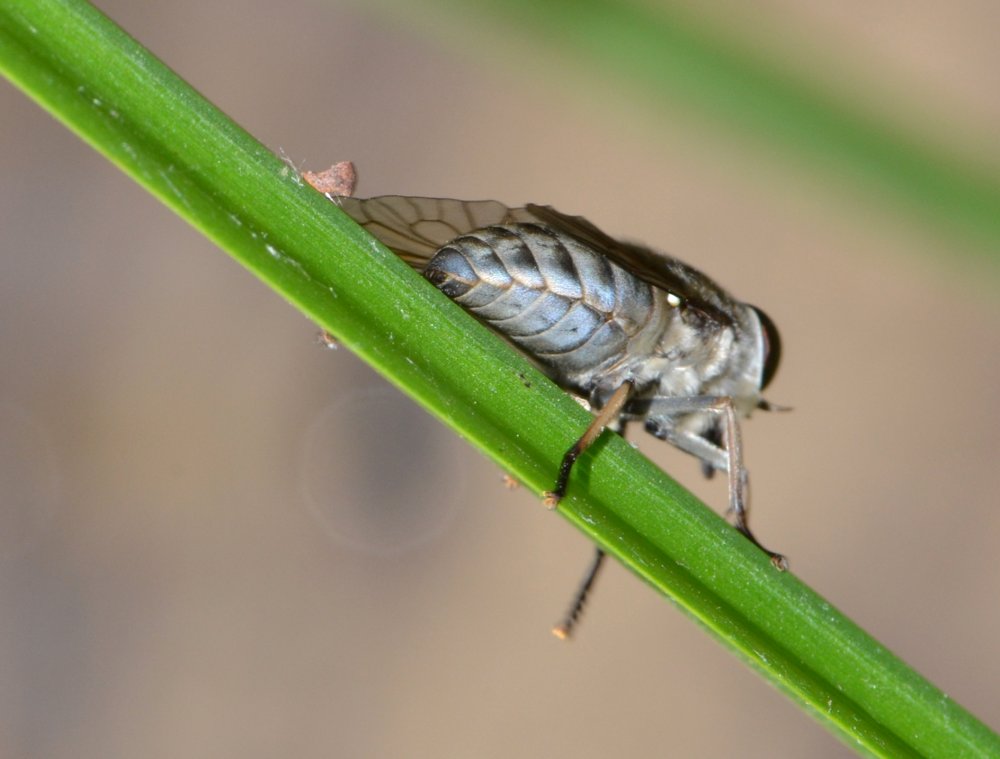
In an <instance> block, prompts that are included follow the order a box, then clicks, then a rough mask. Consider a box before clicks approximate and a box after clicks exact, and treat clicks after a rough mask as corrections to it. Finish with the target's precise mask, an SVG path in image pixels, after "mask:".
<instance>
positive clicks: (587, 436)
mask: <svg viewBox="0 0 1000 759" xmlns="http://www.w3.org/2000/svg"><path fill="white" fill-rule="evenodd" d="M634 387H635V385H634V384H633V383H631V382H623V383H622V384H621V385H620V386H619V387H618V389H617V390H615V392H614V394H613V395H612V396H611V398H610V399H609V400H608V402H607V404H606V405H605V406H604V408H602V409H601V411H600V413H599V414H598V415H597V416H595V417H594V421H592V422H591V423H590V426H589V427H587V429H586V430H585V431H584V433H583V435H581V436H580V439H579V440H577V441H576V442H575V443H573V446H572V447H571V448H570V449H569V450H568V451H566V455H565V456H563V460H562V464H560V465H559V476H558V477H557V478H556V486H555V487H554V488H553V489H552V490H549V491H547V492H546V493H544V494H543V496H544V497H543V503H544V504H545V505H546V506H547V507H548V508H550V509H554V508H555V507H556V506H558V505H559V501H561V500H562V499H563V496H565V495H566V486H567V485H568V484H569V475H570V472H572V471H573V464H574V463H576V460H577V459H578V458H579V457H580V454H581V453H583V452H584V451H585V450H587V449H588V448H590V446H591V445H593V443H594V441H595V440H597V438H598V437H600V435H601V433H602V432H603V431H604V428H605V427H607V426H608V425H610V424H615V423H616V422H617V420H618V416H619V414H621V410H622V408H623V407H624V406H625V402H626V401H628V397H629V395H631V393H632V390H633V388H634Z"/></svg>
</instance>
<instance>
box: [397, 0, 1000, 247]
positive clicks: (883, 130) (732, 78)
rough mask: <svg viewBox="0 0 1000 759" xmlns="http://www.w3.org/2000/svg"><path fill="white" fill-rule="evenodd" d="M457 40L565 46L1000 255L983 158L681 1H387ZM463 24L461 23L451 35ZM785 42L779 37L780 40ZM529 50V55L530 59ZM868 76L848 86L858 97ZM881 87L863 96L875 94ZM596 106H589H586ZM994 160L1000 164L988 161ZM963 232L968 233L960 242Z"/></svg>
mask: <svg viewBox="0 0 1000 759" xmlns="http://www.w3.org/2000/svg"><path fill="white" fill-rule="evenodd" d="M380 5H385V6H388V7H389V8H391V9H392V10H393V12H394V13H396V14H405V16H406V17H407V19H408V20H410V21H411V22H413V24H417V25H419V26H421V27H423V28H424V29H425V31H426V32H427V33H428V34H431V35H436V36H438V37H441V38H442V39H444V37H445V34H444V33H443V30H447V31H448V33H447V42H448V43H449V44H452V45H462V44H468V41H469V40H474V41H475V44H476V49H477V50H481V49H482V46H483V43H484V42H492V44H493V46H494V47H496V48H498V49H500V50H502V51H505V52H506V53H507V55H508V56H509V57H511V58H514V57H516V58H518V59H519V60H523V59H524V58H525V57H526V56H525V55H524V52H525V51H526V50H539V51H544V53H545V55H546V56H549V57H546V58H545V60H550V59H551V55H552V53H557V54H559V55H561V56H563V57H564V58H566V59H568V60H570V61H571V65H572V68H573V70H574V71H577V72H584V73H583V76H585V77H587V80H588V81H590V80H591V79H592V78H596V79H597V80H598V81H601V80H608V79H611V80H613V81H614V82H615V84H616V85H620V88H621V90H622V91H624V92H627V93H630V94H631V95H632V96H633V97H634V98H635V99H636V100H637V101H640V102H641V103H642V106H643V109H644V110H645V112H646V113H647V115H648V113H652V116H651V117H650V118H651V119H652V118H657V119H669V120H671V121H677V120H679V119H680V120H683V119H691V118H693V119H694V120H696V121H697V122H698V123H699V124H701V125H704V124H708V125H710V126H711V128H713V129H718V130H720V131H721V132H723V133H728V135H730V136H732V137H734V138H736V139H739V140H741V141H745V142H746V144H748V145H752V146H753V147H754V148H755V149H758V150H760V149H762V150H765V151H767V154H768V155H769V156H773V157H776V158H782V159H784V160H786V161H787V162H789V163H791V164H794V165H795V166H797V167H798V168H800V169H802V170H804V171H805V172H807V173H808V175H809V176H810V177H813V178H819V179H820V180H821V181H822V182H824V183H825V185H826V186H828V187H831V188H834V187H835V188H837V189H838V190H840V191H841V192H842V193H844V194H846V195H848V196H850V197H852V198H863V199H864V202H865V205H866V206H868V205H870V206H871V207H874V208H878V209H884V210H889V211H891V212H892V213H895V214H899V215H900V217H901V218H903V219H904V220H905V221H906V223H907V224H911V225H919V226H921V227H925V228H931V229H932V231H934V232H935V233H937V234H944V235H947V236H948V237H949V239H950V240H951V241H952V243H953V247H952V250H953V251H954V252H955V253H966V254H972V253H975V254H979V255H982V256H986V257H987V258H988V259H989V260H992V261H994V262H996V261H997V260H998V259H1000V178H998V177H997V174H996V171H995V169H993V170H992V171H991V170H990V169H989V168H988V167H987V166H985V165H984V162H983V161H982V159H981V158H979V159H978V160H977V159H976V158H974V157H973V158H970V157H969V156H968V155H963V154H962V153H961V152H960V151H957V150H953V149H951V148H950V147H949V146H948V145H942V144H937V143H936V142H935V141H934V140H932V139H929V138H927V137H922V136H920V134H919V132H918V131H917V130H915V129H914V128H913V126H912V125H911V124H908V123H906V122H905V121H901V119H900V118H899V117H898V116H895V118H894V117H893V116H889V115H886V114H884V113H882V114H879V113H876V112H875V109H874V108H873V107H871V106H869V107H866V106H865V105H862V104H860V103H859V102H858V101H859V100H860V99H859V98H848V97H846V96H844V95H843V94H837V93H834V92H832V91H830V88H829V87H828V86H824V85H822V84H821V83H819V82H817V81H810V79H809V78H808V76H807V75H806V74H803V73H800V72H798V71H794V70H792V67H791V66H790V65H787V64H785V65H782V64H779V63H777V62H776V61H775V60H774V59H773V58H772V59H768V58H767V57H766V56H765V55H763V54H761V53H760V52H759V51H755V50H753V49H751V48H750V46H748V45H747V44H746V43H745V41H743V40H742V39H741V38H740V36H739V35H738V34H737V33H735V30H727V29H724V28H720V27H719V25H716V24H712V23H711V22H709V21H707V20H705V19H701V18H699V17H698V14H697V12H692V11H691V10H686V9H685V8H684V4H683V3H669V2H667V3H656V4H651V3H645V2H638V1H637V0H545V1H544V2H539V1H538V0H471V1H470V0H462V1H461V2H456V0H433V2H430V3H421V4H419V6H414V5H413V4H412V3H406V2H399V0H382V2H381V3H380ZM456 27H459V28H461V29H462V31H463V32H464V33H456V31H455V29H456ZM779 44H780V41H779ZM528 57H529V59H530V56H528ZM868 85H869V83H867V82H864V81H857V82H853V83H852V91H854V92H861V93H864V92H865V91H866V89H867V87H868ZM874 99H875V98H874V96H872V97H871V98H870V99H869V100H870V101H874ZM591 107H592V106H591ZM994 166H995V164H994ZM955 238H957V239H958V240H959V241H960V242H961V243H963V244H959V245H954V241H955Z"/></svg>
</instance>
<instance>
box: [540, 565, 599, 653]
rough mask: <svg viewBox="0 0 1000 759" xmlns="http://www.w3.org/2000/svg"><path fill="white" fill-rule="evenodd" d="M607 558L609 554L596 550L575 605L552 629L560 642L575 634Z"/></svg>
mask: <svg viewBox="0 0 1000 759" xmlns="http://www.w3.org/2000/svg"><path fill="white" fill-rule="evenodd" d="M605 556H607V554H606V553H604V551H603V549H601V548H597V549H596V552H595V554H594V560H593V562H592V563H591V565H590V569H589V570H587V575H586V576H585V577H584V578H583V582H582V583H580V589H579V590H578V591H577V592H576V595H575V596H574V597H573V603H572V604H570V607H569V611H567V612H566V616H565V617H563V621H562V622H560V623H559V624H558V625H556V626H555V627H553V628H552V634H553V635H555V636H556V637H557V638H559V640H567V639H569V637H570V636H571V635H572V634H573V630H574V629H575V628H576V623H577V622H578V621H579V620H580V615H581V614H582V613H583V608H584V606H586V605H587V596H588V595H589V593H590V589H591V588H593V587H594V581H595V580H596V579H597V575H598V573H599V572H600V571H601V565H602V564H604V557H605Z"/></svg>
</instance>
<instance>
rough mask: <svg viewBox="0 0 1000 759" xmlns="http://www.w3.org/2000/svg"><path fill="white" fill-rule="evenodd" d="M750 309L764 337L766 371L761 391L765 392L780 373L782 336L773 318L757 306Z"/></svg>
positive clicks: (761, 379)
mask: <svg viewBox="0 0 1000 759" xmlns="http://www.w3.org/2000/svg"><path fill="white" fill-rule="evenodd" d="M750 308H752V309H753V310H754V313H756V314H757V319H758V320H759V321H760V326H761V330H762V332H761V334H762V335H763V336H764V371H763V372H762V373H761V378H760V389H761V390H763V389H764V388H766V387H767V386H768V385H769V384H770V382H771V380H772V379H774V375H775V373H776V372H777V371H778V363H779V362H780V361H781V336H780V335H779V334H778V328H777V327H776V326H774V322H773V321H771V317H769V316H768V315H767V314H765V313H764V312H763V311H761V310H760V309H759V308H757V307H756V306H750Z"/></svg>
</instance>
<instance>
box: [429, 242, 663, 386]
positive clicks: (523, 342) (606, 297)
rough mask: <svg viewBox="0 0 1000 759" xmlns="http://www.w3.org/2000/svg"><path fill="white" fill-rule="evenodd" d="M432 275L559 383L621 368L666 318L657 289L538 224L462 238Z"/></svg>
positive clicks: (435, 261)
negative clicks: (631, 349)
mask: <svg viewBox="0 0 1000 759" xmlns="http://www.w3.org/2000/svg"><path fill="white" fill-rule="evenodd" d="M424 276H426V277H427V278H428V279H429V280H430V281H431V282H433V283H434V284H436V285H437V286H438V287H439V288H440V289H441V290H442V291H443V292H444V293H445V294H447V295H448V296H449V297H450V298H452V299H453V300H455V301H456V302H458V303H459V304H461V305H462V306H463V307H464V308H466V309H467V310H468V311H470V312H472V313H473V314H475V315H476V316H477V317H478V318H479V319H481V320H482V321H484V322H486V323H487V324H488V325H489V326H490V327H491V328H492V329H494V330H496V331H497V332H500V333H501V334H503V335H505V336H506V337H507V338H508V339H509V340H510V341H511V342H513V343H514V344H515V345H517V346H518V347H520V348H521V349H522V350H524V351H525V352H526V353H528V354H530V355H531V356H533V357H534V358H535V359H536V360H537V361H538V362H539V363H541V364H542V365H543V366H545V367H548V368H549V369H550V370H551V373H552V374H553V375H554V376H555V377H556V378H566V377H568V376H570V375H575V374H579V373H581V372H594V373H596V372H598V371H599V370H600V369H601V368H602V367H606V366H609V365H611V364H613V363H615V362H616V361H618V360H619V359H621V358H622V357H623V356H624V355H625V351H626V348H627V347H628V344H629V341H630V340H631V339H632V338H633V337H634V336H635V335H636V333H637V332H639V331H640V330H641V329H642V328H643V327H644V326H646V325H647V324H648V323H649V322H650V320H651V319H653V318H654V316H655V315H656V314H657V313H658V311H659V309H657V308H656V307H655V305H654V300H655V298H654V293H653V288H652V287H651V286H650V285H648V284H647V283H645V282H643V281H642V280H640V279H638V278H637V277H635V276H633V275H631V274H629V273H628V272H626V271H625V270H623V269H621V268H620V267H618V266H616V265H615V264H613V263H612V262H611V261H609V260H608V258H607V257H606V256H604V255H602V254H601V253H598V252H596V251H594V250H593V249H591V248H589V247H587V246H586V245H583V244H581V243H580V242H578V241H577V240H575V239H572V238H569V237H566V236H563V235H559V234H557V233H555V232H553V231H551V230H549V229H547V228H545V227H542V226H540V225H536V224H504V225H498V226H492V227H486V228H484V229H480V230H476V231H474V232H472V233H469V234H466V235H462V236H460V237H457V238H456V239H454V240H452V241H451V242H449V243H448V244H446V245H445V246H444V247H442V248H441V249H440V250H439V251H438V252H437V253H436V254H435V255H434V257H433V258H432V259H431V260H430V262H429V263H428V264H427V267H426V268H425V270H424Z"/></svg>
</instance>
